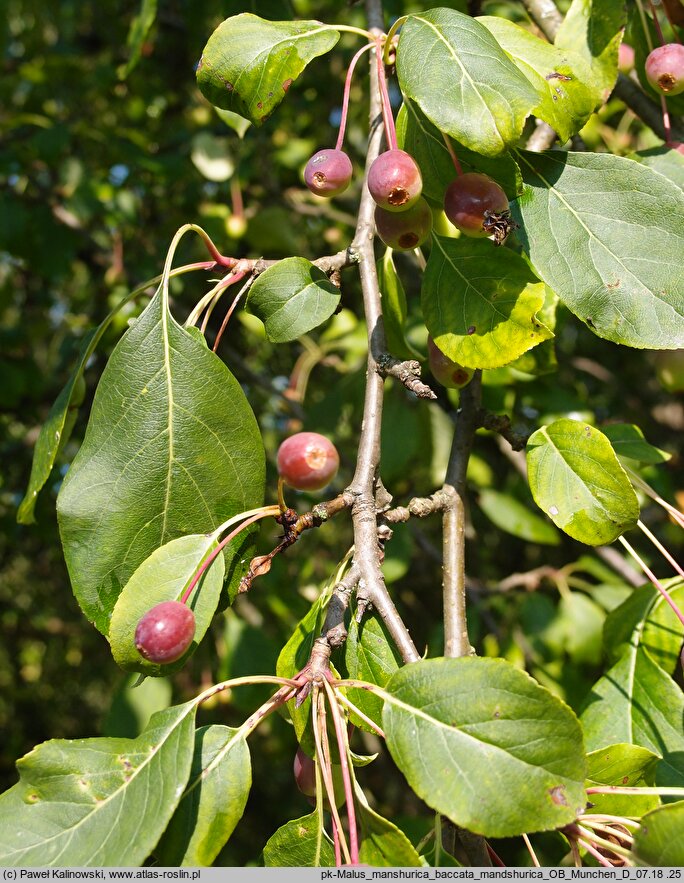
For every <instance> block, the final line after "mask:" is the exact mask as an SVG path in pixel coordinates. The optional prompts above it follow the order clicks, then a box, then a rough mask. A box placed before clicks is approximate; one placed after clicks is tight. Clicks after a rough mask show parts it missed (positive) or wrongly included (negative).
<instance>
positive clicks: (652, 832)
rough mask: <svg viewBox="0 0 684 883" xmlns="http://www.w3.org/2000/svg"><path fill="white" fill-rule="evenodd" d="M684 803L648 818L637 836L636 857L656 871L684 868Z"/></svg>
mask: <svg viewBox="0 0 684 883" xmlns="http://www.w3.org/2000/svg"><path fill="white" fill-rule="evenodd" d="M682 830H684V800H679V801H678V802H677V803H672V804H670V805H669V806H661V807H659V808H658V809H654V810H653V812H650V813H648V814H647V815H645V816H644V817H643V818H642V820H641V827H640V828H639V830H638V831H637V832H636V833H635V835H634V848H633V849H634V854H635V855H636V856H637V858H639V859H641V860H642V861H643V862H645V863H646V864H648V865H652V866H654V867H656V868H681V867H684V840H683V839H682Z"/></svg>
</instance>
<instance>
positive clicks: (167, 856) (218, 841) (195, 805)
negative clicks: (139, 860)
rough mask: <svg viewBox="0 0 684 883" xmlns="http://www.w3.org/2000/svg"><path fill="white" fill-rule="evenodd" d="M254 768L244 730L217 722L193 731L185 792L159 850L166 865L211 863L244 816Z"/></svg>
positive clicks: (159, 856)
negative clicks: (188, 775)
mask: <svg viewBox="0 0 684 883" xmlns="http://www.w3.org/2000/svg"><path fill="white" fill-rule="evenodd" d="M251 785H252V767H251V763H250V758H249V748H248V747H247V740H246V738H245V736H244V734H240V730H238V729H233V728H231V727H224V726H220V725H218V724H214V725H212V726H208V727H201V728H200V729H198V730H197V731H196V733H195V754H194V757H193V761H192V769H191V771H190V778H189V779H188V784H187V787H186V789H185V793H184V795H183V797H182V799H181V802H180V803H179V804H178V807H177V809H176V812H175V813H174V815H173V818H172V819H171V821H170V822H169V825H168V827H167V829H166V831H165V832H164V834H163V835H162V839H161V841H160V842H159V845H158V846H157V848H156V849H155V851H154V853H155V857H156V858H157V860H158V861H159V862H160V863H161V864H162V865H166V866H168V867H176V866H183V867H187V866H192V867H209V866H210V865H212V864H213V861H214V859H215V858H216V856H217V855H218V854H219V852H220V851H221V849H222V848H223V846H224V845H225V843H226V842H227V841H228V839H229V837H230V835H231V834H232V833H233V831H234V830H235V826H236V825H237V823H238V822H239V821H240V819H241V818H242V813H243V812H244V809H245V805H246V803H247V798H248V796H249V789H250V788H251Z"/></svg>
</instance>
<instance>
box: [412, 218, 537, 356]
mask: <svg viewBox="0 0 684 883" xmlns="http://www.w3.org/2000/svg"><path fill="white" fill-rule="evenodd" d="M432 243H433V247H432V250H431V252H430V257H429V259H428V264H427V269H426V271H425V274H424V276H423V283H422V288H421V305H422V308H423V317H424V319H425V324H426V325H427V328H428V331H429V332H430V334H431V336H432V339H433V340H434V341H435V343H436V344H437V346H438V347H439V348H440V349H441V350H442V352H444V353H446V355H447V356H448V357H449V358H450V359H451V360H452V361H454V362H458V364H459V365H464V366H465V367H467V368H498V367H500V366H502V365H506V364H507V363H508V362H512V361H513V360H514V359H516V358H517V357H518V356H520V355H521V354H522V353H524V352H527V350H529V349H531V348H532V347H534V346H536V345H537V344H538V343H541V342H542V341H543V340H546V339H547V338H549V337H552V336H553V335H552V333H551V332H550V331H549V330H548V329H547V328H545V326H544V325H542V324H541V322H540V321H539V320H538V319H537V318H536V314H537V310H539V309H541V307H542V305H543V303H544V285H543V283H541V282H539V280H537V279H535V277H534V275H533V274H532V272H531V271H530V268H529V265H528V264H527V263H526V262H525V261H524V260H523V259H522V258H521V257H519V256H518V255H516V254H514V253H513V252H512V251H511V250H510V249H507V248H497V247H496V246H495V245H494V244H493V243H492V242H489V240H485V239H469V238H468V237H466V236H464V237H462V238H460V239H450V238H447V237H443V236H437V235H436V234H433V236H432Z"/></svg>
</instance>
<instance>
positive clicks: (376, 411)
mask: <svg viewBox="0 0 684 883" xmlns="http://www.w3.org/2000/svg"><path fill="white" fill-rule="evenodd" d="M366 17H367V21H368V25H369V27H370V29H371V30H372V31H373V32H374V33H376V35H379V34H382V32H383V26H384V22H383V15H382V3H381V0H366ZM376 51H377V50H376ZM370 74H371V86H370V96H371V97H370V119H371V135H370V139H369V144H368V152H367V154H366V175H367V174H368V169H369V167H370V165H371V163H372V162H373V160H374V159H375V158H376V157H377V156H378V154H379V153H380V146H381V143H382V128H381V126H378V124H377V123H378V120H379V119H381V117H382V108H381V102H380V92H379V88H378V82H377V67H376V64H375V59H374V58H373V59H372V60H371V65H370ZM373 215H374V202H373V199H372V197H371V195H370V193H369V191H368V187H367V186H366V184H365V183H364V187H363V192H362V195H361V202H360V205H359V215H358V223H357V226H356V232H355V235H354V241H353V244H352V248H353V251H354V252H355V254H356V255H357V256H358V261H359V275H360V277H361V289H362V292H363V304H364V312H365V316H366V328H367V331H368V362H367V373H366V392H365V397H364V405H363V419H362V423H361V433H360V437H359V447H358V459H357V464H356V471H355V473H354V477H353V479H352V483H351V485H350V486H349V490H350V492H351V493H352V494H353V495H354V503H353V506H352V523H353V529H354V548H355V551H354V566H355V567H356V568H358V572H359V588H358V590H357V598H358V600H359V604H360V605H361V607H362V609H363V607H364V606H365V605H367V604H368V603H371V604H373V606H374V607H375V608H376V610H377V611H378V613H379V614H380V616H381V617H382V619H383V621H384V623H385V625H386V626H387V629H388V631H389V633H390V635H391V636H392V639H393V641H394V642H395V644H396V645H397V647H398V649H399V652H400V653H401V656H402V658H403V659H404V661H405V662H415V661H417V660H418V659H420V655H419V653H418V651H417V650H416V647H415V645H414V643H413V641H412V640H411V637H410V635H409V633H408V630H407V629H406V626H405V625H404V623H403V621H402V619H401V617H400V616H399V613H398V612H397V609H396V607H395V606H394V602H393V601H392V599H391V598H390V595H389V593H388V591H387V587H386V586H385V581H384V578H383V575H382V571H381V569H380V561H379V558H378V537H377V514H376V501H375V489H376V479H377V475H378V464H379V461H380V428H381V421H382V399H383V388H384V381H383V378H382V376H381V374H380V373H379V371H378V357H379V356H380V354H381V353H384V352H386V349H387V347H386V343H385V331H384V327H383V322H382V311H381V306H380V289H379V286H378V277H377V273H376V270H375V254H374V249H373V236H374V221H373Z"/></svg>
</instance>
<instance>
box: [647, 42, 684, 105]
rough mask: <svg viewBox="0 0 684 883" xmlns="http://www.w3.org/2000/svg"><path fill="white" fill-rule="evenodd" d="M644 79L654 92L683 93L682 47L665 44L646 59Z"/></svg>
mask: <svg viewBox="0 0 684 883" xmlns="http://www.w3.org/2000/svg"><path fill="white" fill-rule="evenodd" d="M645 68H646V79H647V80H648V82H649V83H650V84H651V86H653V88H654V89H655V90H656V92H660V93H661V94H664V95H680V94H681V93H682V92H684V46H682V44H681V43H666V44H665V45H664V46H657V47H656V48H655V49H654V50H653V51H652V52H650V53H649V55H648V57H647V58H646V65H645Z"/></svg>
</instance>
